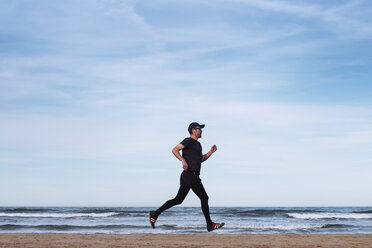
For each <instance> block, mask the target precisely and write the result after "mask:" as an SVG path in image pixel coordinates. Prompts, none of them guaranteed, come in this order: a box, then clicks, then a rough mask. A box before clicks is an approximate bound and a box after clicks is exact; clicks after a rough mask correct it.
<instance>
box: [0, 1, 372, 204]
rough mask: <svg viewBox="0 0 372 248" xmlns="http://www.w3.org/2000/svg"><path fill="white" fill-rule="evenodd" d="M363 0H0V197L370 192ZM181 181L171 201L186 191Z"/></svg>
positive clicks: (366, 196)
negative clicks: (188, 183) (188, 158)
mask: <svg viewBox="0 0 372 248" xmlns="http://www.w3.org/2000/svg"><path fill="white" fill-rule="evenodd" d="M370 13H372V3H371V1H369V0H348V1H344V0H337V1H336V0H328V1H323V0H322V1H321V0H315V1H310V0H309V1H306V0H300V1H293V0H278V1H274V0H229V1H228V0H208V1H204V0H188V1H169V0H156V1H153V0H141V1H132V0H89V1H88V0H81V1H73V0H65V1H50V0H33V1H30V0H14V1H7V0H0V171H1V173H0V206H149V207H150V206H152V207H158V206H160V205H161V204H163V203H164V202H165V201H166V200H168V199H171V198H173V197H174V196H175V195H176V193H177V190H178V186H179V176H180V173H181V172H182V165H181V162H179V161H178V160H177V159H176V158H175V157H174V155H173V154H172V153H171V150H172V148H173V147H174V146H176V145H177V144H179V143H180V142H181V141H182V140H183V139H184V138H185V137H188V136H189V134H188V132H187V127H188V125H189V124H190V123H191V122H193V121H197V122H199V123H202V124H205V125H206V126H205V128H204V130H203V137H202V138H201V139H200V140H199V141H200V143H201V144H202V146H203V153H206V152H208V151H209V149H210V147H211V146H212V145H214V144H216V145H217V147H218V150H217V152H216V153H214V154H213V155H212V156H211V157H210V158H209V159H208V160H207V161H205V162H204V163H203V164H202V171H201V178H202V181H203V184H204V187H205V188H206V191H207V193H208V195H209V204H210V206H372V198H371V197H370V193H371V191H372V180H371V178H372V157H371V152H372V73H371V71H372V17H371V14H370ZM199 205H200V203H199V199H198V198H197V197H196V196H195V195H194V194H193V193H190V194H189V195H188V197H187V198H186V200H185V201H184V203H183V206H199Z"/></svg>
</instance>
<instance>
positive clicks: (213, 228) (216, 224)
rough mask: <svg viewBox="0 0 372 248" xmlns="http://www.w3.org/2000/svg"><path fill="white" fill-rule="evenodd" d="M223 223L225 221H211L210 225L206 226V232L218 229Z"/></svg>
mask: <svg viewBox="0 0 372 248" xmlns="http://www.w3.org/2000/svg"><path fill="white" fill-rule="evenodd" d="M223 225H225V223H223V222H222V223H215V222H213V223H212V225H210V226H207V229H208V232H211V231H213V230H216V229H220V228H221V227H223Z"/></svg>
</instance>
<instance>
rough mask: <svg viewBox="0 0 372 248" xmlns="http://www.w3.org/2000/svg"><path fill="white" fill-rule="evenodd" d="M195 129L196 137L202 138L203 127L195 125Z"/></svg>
mask: <svg viewBox="0 0 372 248" xmlns="http://www.w3.org/2000/svg"><path fill="white" fill-rule="evenodd" d="M194 130H195V135H196V137H198V138H201V136H202V132H203V131H202V129H201V127H195V128H194Z"/></svg>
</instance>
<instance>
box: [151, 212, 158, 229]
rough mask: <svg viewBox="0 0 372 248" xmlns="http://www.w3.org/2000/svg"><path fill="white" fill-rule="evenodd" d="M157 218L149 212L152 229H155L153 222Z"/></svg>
mask: <svg viewBox="0 0 372 248" xmlns="http://www.w3.org/2000/svg"><path fill="white" fill-rule="evenodd" d="M157 218H158V217H156V216H155V214H154V211H150V212H149V220H150V225H151V227H152V228H155V222H156V219H157Z"/></svg>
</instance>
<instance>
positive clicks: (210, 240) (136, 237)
mask: <svg viewBox="0 0 372 248" xmlns="http://www.w3.org/2000/svg"><path fill="white" fill-rule="evenodd" d="M11 247H35V248H36V247H37V248H42V247H79V248H80V247H92V248H96V247H97V248H98V247H155V248H158V247H159V248H160V247H249V248H250V247H252V248H253V247H255V248H258V247H260V248H264V247H289V248H291V247H320V248H322V247H339V248H340V247H341V248H343V247H345V248H352V247H358V248H359V247H363V248H368V247H371V248H372V234H217V233H208V234H0V248H11Z"/></svg>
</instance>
